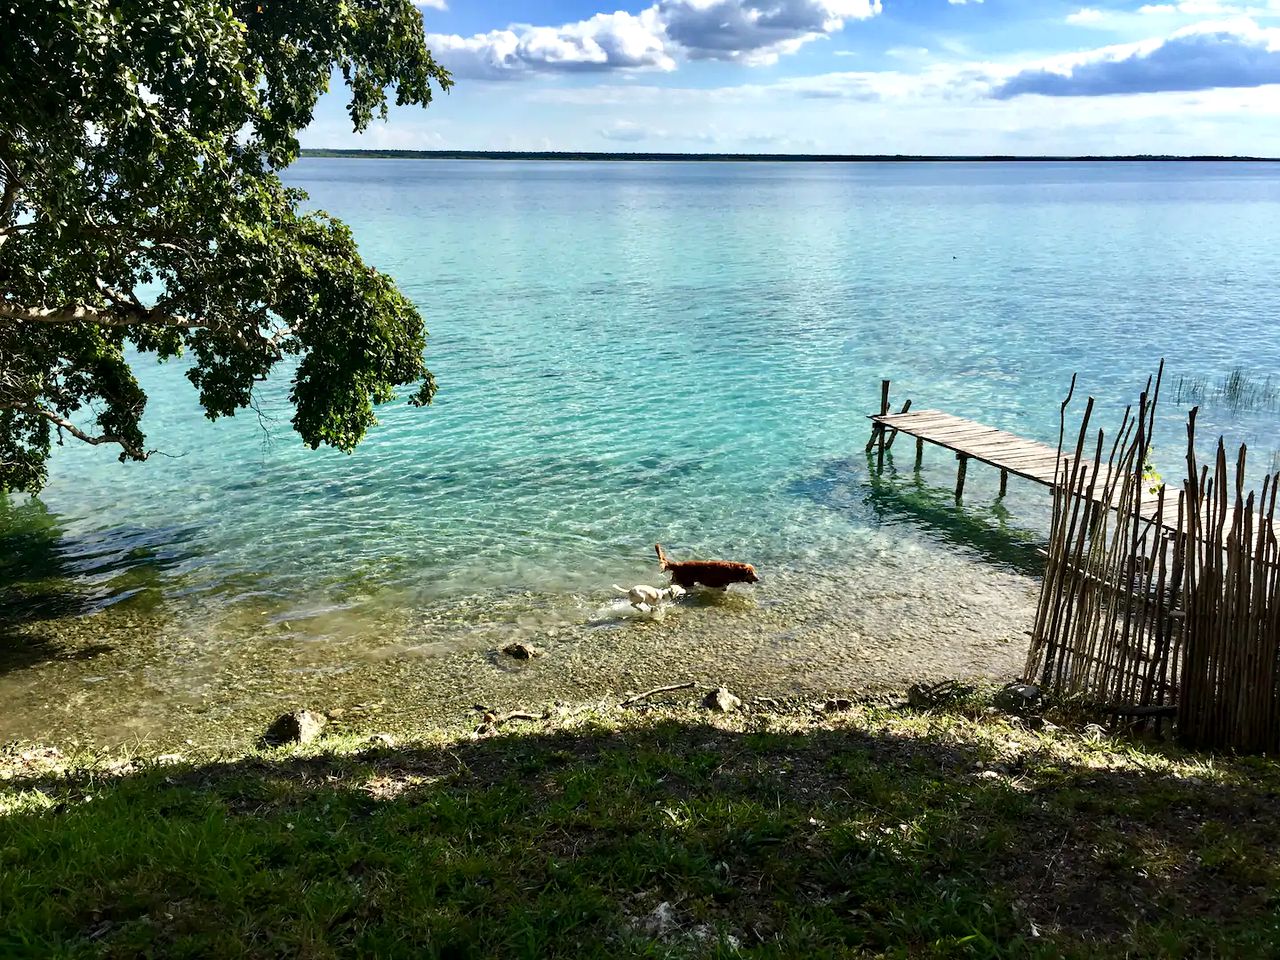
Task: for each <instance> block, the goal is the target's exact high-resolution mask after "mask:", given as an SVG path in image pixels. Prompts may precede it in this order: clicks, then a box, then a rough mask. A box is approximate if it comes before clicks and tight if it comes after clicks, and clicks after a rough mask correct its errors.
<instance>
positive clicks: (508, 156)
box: [302, 147, 1280, 163]
mask: <svg viewBox="0 0 1280 960" xmlns="http://www.w3.org/2000/svg"><path fill="white" fill-rule="evenodd" d="M302 156H303V157H341V158H349V159H364V160H561V161H573V162H637V161H640V162H673V161H686V162H693V163H717V162H718V163H1277V162H1280V158H1277V157H1216V156H1173V155H1166V154H1132V155H1117V156H1066V155H1063V156H1034V157H1031V156H1016V155H1008V156H1006V155H999V154H991V155H981V156H980V155H972V156H969V155H957V156H941V155H940V156H930V155H924V154H921V155H913V154H901V153H898V154H834V153H831V154H828V153H594V152H589V151H579V152H574V151H537V150H338V149H329V148H325V147H313V148H308V149H304V150H303V151H302Z"/></svg>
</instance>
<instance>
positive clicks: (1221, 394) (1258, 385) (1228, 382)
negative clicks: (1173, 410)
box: [1174, 367, 1280, 413]
mask: <svg viewBox="0 0 1280 960" xmlns="http://www.w3.org/2000/svg"><path fill="white" fill-rule="evenodd" d="M1174 400H1175V402H1177V403H1180V404H1188V405H1193V406H1202V407H1203V406H1219V407H1224V408H1226V409H1227V410H1230V411H1231V412H1232V413H1247V412H1263V413H1274V412H1278V411H1280V381H1277V380H1275V379H1274V378H1273V377H1272V376H1271V375H1270V374H1267V375H1266V376H1264V377H1257V376H1254V375H1253V374H1251V373H1249V372H1248V371H1246V370H1245V369H1244V368H1242V367H1236V368H1235V369H1234V370H1232V371H1231V372H1230V373H1229V374H1227V375H1226V376H1225V377H1223V378H1222V379H1221V380H1211V379H1210V378H1208V377H1179V378H1178V380H1177V382H1176V383H1175V384H1174Z"/></svg>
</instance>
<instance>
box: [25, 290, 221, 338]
mask: <svg viewBox="0 0 1280 960" xmlns="http://www.w3.org/2000/svg"><path fill="white" fill-rule="evenodd" d="M107 295H108V296H110V297H111V299H112V300H115V299H116V298H117V297H119V296H122V295H121V294H118V293H116V294H112V293H108V294H107ZM120 309H121V311H122V313H119V314H118V313H111V312H107V311H104V310H99V309H98V308H97V307H88V306H84V305H79V306H73V307H22V306H18V305H17V304H14V303H9V302H7V301H5V300H0V319H3V320H17V321H18V322H20V323H96V324H100V325H101V326H104V327H128V326H132V325H133V324H135V323H155V324H159V325H160V326H164V327H179V328H181V329H184V330H197V329H202V328H208V327H211V326H212V324H208V323H204V322H203V321H200V320H192V319H191V318H189V317H181V316H173V315H171V314H168V313H165V312H164V311H163V310H161V309H159V308H158V307H152V308H151V309H150V310H148V309H147V308H146V307H144V306H142V304H140V303H138V304H129V303H125V304H122V305H121V307H120Z"/></svg>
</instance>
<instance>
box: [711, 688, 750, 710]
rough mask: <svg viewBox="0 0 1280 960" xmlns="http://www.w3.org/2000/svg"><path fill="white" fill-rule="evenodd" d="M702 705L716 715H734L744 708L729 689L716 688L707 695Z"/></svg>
mask: <svg viewBox="0 0 1280 960" xmlns="http://www.w3.org/2000/svg"><path fill="white" fill-rule="evenodd" d="M702 705H703V706H704V707H706V708H707V709H708V710H714V711H715V712H716V713H732V712H733V711H734V710H737V709H738V708H740V707H741V706H742V701H741V700H739V699H738V698H737V697H735V696H734V695H733V694H732V693H730V692H729V688H728V687H716V688H715V689H714V690H712V691H711V692H710V693H708V694H707V695H706V697H705V698H704V699H703V701H702Z"/></svg>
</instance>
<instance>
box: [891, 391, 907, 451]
mask: <svg viewBox="0 0 1280 960" xmlns="http://www.w3.org/2000/svg"><path fill="white" fill-rule="evenodd" d="M910 409H911V401H910V400H908V401H907V402H906V403H904V404H903V405H902V409H901V410H899V411H898V413H906V412H908V411H909V410H910ZM897 439H898V431H897V430H892V431H890V433H889V442H888V443H886V444H885V445H884V448H885V449H886V450H892V449H893V441H895V440H897Z"/></svg>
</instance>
